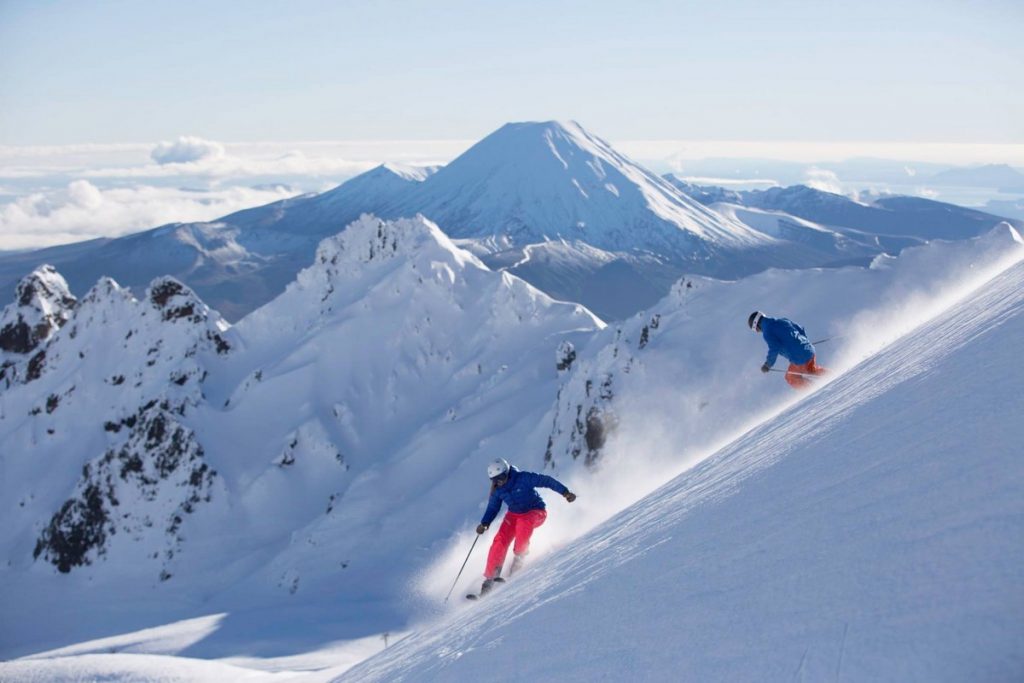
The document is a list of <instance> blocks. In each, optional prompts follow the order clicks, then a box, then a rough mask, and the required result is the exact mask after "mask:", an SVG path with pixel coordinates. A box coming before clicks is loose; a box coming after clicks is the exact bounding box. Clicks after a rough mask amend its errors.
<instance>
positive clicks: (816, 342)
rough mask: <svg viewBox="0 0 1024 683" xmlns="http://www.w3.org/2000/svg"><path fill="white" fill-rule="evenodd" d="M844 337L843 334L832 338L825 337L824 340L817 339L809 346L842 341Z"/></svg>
mask: <svg viewBox="0 0 1024 683" xmlns="http://www.w3.org/2000/svg"><path fill="white" fill-rule="evenodd" d="M845 336H846V335H845V334H837V335H836V336H834V337H825V338H824V339H819V340H818V341H813V342H811V344H812V345H816V344H824V343H825V342H827V341H832V340H833V339H842V338H843V337H845Z"/></svg>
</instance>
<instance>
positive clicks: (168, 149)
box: [149, 135, 224, 165]
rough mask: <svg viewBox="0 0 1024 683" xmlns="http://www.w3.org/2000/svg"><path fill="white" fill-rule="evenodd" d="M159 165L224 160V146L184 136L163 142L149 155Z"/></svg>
mask: <svg viewBox="0 0 1024 683" xmlns="http://www.w3.org/2000/svg"><path fill="white" fill-rule="evenodd" d="M149 156H150V158H151V159H153V161H155V162H156V163H158V164H161V165H163V164H187V163H190V162H195V161H203V160H204V159H222V158H223V157H224V145H222V144H220V143H219V142H214V141H212V140H204V139H202V138H197V137H193V136H190V135H182V136H180V137H178V139H177V140H175V141H174V142H161V143H160V144H158V145H157V146H156V147H154V148H153V151H151V152H150V153H149Z"/></svg>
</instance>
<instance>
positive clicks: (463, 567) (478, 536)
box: [444, 534, 480, 602]
mask: <svg viewBox="0 0 1024 683" xmlns="http://www.w3.org/2000/svg"><path fill="white" fill-rule="evenodd" d="M479 540H480V534H477V535H476V538H474V539H473V545H471V546H469V552H468V553H466V559H465V560H464V561H463V563H462V567H461V568H460V569H459V574H458V576H456V577H455V583H453V584H452V587H451V588H450V589H448V595H446V596H444V601H445V602H448V598H450V597H452V591H454V590H455V585H456V584H457V583H458V582H459V577H460V576H462V570H463V569H465V568H466V563H467V562H469V556H470V555H472V554H473V548H475V547H476V542H477V541H479Z"/></svg>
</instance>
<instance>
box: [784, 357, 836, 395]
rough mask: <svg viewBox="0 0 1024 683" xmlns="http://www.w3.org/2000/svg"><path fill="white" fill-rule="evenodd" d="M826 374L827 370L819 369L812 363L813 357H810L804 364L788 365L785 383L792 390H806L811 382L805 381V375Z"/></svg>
mask: <svg viewBox="0 0 1024 683" xmlns="http://www.w3.org/2000/svg"><path fill="white" fill-rule="evenodd" d="M826 372H828V369H827V368H823V367H820V366H819V365H818V364H817V363H815V362H814V356H811V359H810V360H809V361H807V362H806V363H802V364H800V365H797V364H796V363H790V364H789V369H788V370H786V381H787V382H789V386H791V387H793V388H794V389H806V388H807V387H809V386H811V380H809V379H807V375H824V374H825V373H826Z"/></svg>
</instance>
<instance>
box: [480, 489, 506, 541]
mask: <svg viewBox="0 0 1024 683" xmlns="http://www.w3.org/2000/svg"><path fill="white" fill-rule="evenodd" d="M500 509H501V498H499V497H498V494H497V492H496V491H491V498H490V500H488V501H487V509H486V510H484V516H483V519H481V520H480V526H478V527H477V533H478V534H482V533H483V532H484V531H487V527H489V526H490V525H491V522H493V521H494V518H495V517H497V516H498V510H500ZM481 527H482V529H481Z"/></svg>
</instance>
